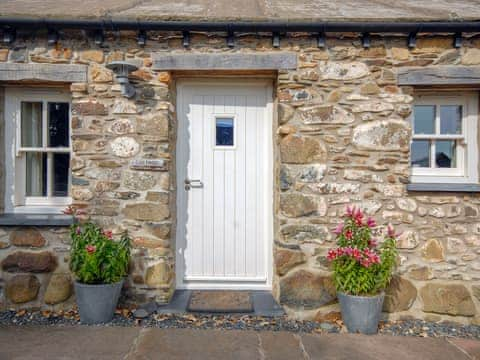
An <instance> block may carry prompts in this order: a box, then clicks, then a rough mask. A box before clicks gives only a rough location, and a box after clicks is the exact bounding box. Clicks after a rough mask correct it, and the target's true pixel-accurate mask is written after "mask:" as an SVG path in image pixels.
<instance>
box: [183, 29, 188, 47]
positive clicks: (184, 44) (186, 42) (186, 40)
mask: <svg viewBox="0 0 480 360" xmlns="http://www.w3.org/2000/svg"><path fill="white" fill-rule="evenodd" d="M182 44H183V47H184V48H188V47H189V46H190V32H189V31H184V32H183V40H182Z"/></svg>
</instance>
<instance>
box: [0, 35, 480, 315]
mask: <svg viewBox="0 0 480 360" xmlns="http://www.w3.org/2000/svg"><path fill="white" fill-rule="evenodd" d="M452 42H453V37H452V36H429V35H424V36H419V37H418V40H417V46H416V47H415V48H414V49H409V48H408V47H407V46H406V42H405V38H404V37H400V36H398V37H396V36H393V35H388V36H387V35H385V36H374V37H372V45H371V47H370V48H367V49H364V48H363V47H362V46H361V40H360V38H359V37H358V36H357V35H353V34H338V36H336V37H332V38H328V39H327V48H326V49H319V48H318V47H317V46H316V40H315V38H313V37H311V36H309V35H306V34H289V36H288V37H285V38H282V40H281V44H280V51H286V50H288V51H293V52H295V53H296V54H297V56H298V68H297V69H295V70H292V71H280V72H279V73H278V74H276V75H275V77H274V78H273V79H272V81H273V82H274V84H275V94H274V98H275V106H276V114H275V119H274V124H276V125H275V126H276V129H275V130H276V131H275V135H274V136H275V141H274V143H275V148H274V149H272V151H274V154H275V157H274V158H275V159H276V165H275V185H274V186H275V191H274V193H275V206H274V210H272V211H274V215H275V229H274V248H273V249H272V252H273V254H274V267H275V278H274V289H273V293H274V295H275V297H276V298H277V299H278V300H279V301H280V302H281V303H282V304H283V305H284V306H285V309H286V310H287V312H288V314H289V315H290V316H292V317H296V318H317V319H321V318H324V317H325V316H328V314H329V313H331V312H335V311H338V305H337V304H336V296H335V289H334V286H333V284H332V282H331V279H330V277H329V267H328V263H327V261H326V257H325V255H326V252H327V250H328V249H329V248H330V247H332V246H333V244H334V243H333V241H334V237H333V235H332V232H331V231H332V229H333V228H335V226H336V224H337V223H338V222H339V221H340V215H342V214H343V212H344V209H345V206H346V205H347V204H356V205H358V206H362V207H363V208H364V209H365V210H366V212H367V213H368V214H369V215H371V216H373V217H374V218H375V219H376V221H377V223H379V224H381V227H380V229H379V235H381V233H382V232H383V231H384V228H385V226H386V224H388V223H392V224H393V225H394V226H395V227H396V228H397V230H398V231H401V232H402V235H401V236H400V239H399V243H398V247H399V250H400V258H399V267H398V274H397V276H396V277H395V278H394V280H393V282H392V285H391V287H390V288H389V289H388V291H387V297H386V302H385V307H384V311H385V315H386V316H389V317H390V318H394V319H395V318H400V317H404V316H414V317H418V318H423V319H428V320H434V321H436V320H442V319H447V320H455V321H458V322H462V323H479V322H480V316H479V312H478V309H479V308H480V258H479V254H480V217H479V206H480V197H479V195H478V194H475V193H438V192H437V193H433V192H432V193H428V192H408V191H407V190H406V184H407V183H408V182H409V174H410V164H409V161H410V159H409V155H410V154H409V144H410V137H411V128H410V125H409V122H408V120H407V118H408V116H409V115H410V113H411V111H412V102H413V95H414V92H415V91H416V89H414V88H413V87H399V86H398V85H397V76H396V73H397V70H398V69H401V68H402V67H406V66H409V67H411V66H418V67H427V66H428V67H437V66H444V65H453V66H455V65H464V66H465V65H466V66H474V65H480V36H476V35H472V36H469V37H467V38H466V39H465V40H464V42H463V46H462V48H460V49H454V48H453V47H452ZM277 50H278V49H273V48H272V45H271V38H270V37H269V36H267V35H265V36H263V35H261V34H260V35H254V34H244V35H242V36H239V37H238V39H237V41H236V46H235V48H234V49H230V48H228V47H227V46H226V42H225V37H224V34H208V35H207V34H203V33H194V34H192V36H191V46H190V49H188V50H185V49H184V48H183V46H182V38H181V34H178V33H161V32H152V33H149V39H148V41H147V45H146V46H145V47H143V48H142V47H139V46H138V45H137V42H136V34H135V33H133V32H120V33H107V34H106V39H105V42H104V43H103V45H102V46H101V47H99V46H97V45H95V44H94V42H93V40H91V39H88V38H87V37H83V36H82V35H79V33H75V32H65V33H64V34H62V40H61V41H59V42H58V43H57V45H56V46H53V47H52V46H48V45H47V40H46V37H36V38H32V37H26V38H25V39H22V38H20V37H19V38H18V39H17V41H16V42H15V45H14V46H12V47H3V48H0V61H1V62H10V63H32V64H33V63H52V64H85V65H88V81H87V82H86V83H72V84H69V89H70V91H71V95H72V111H73V113H72V127H73V132H72V142H73V158H72V162H71V168H72V173H73V179H72V183H73V186H72V196H73V199H74V206H76V207H77V208H82V209H84V210H85V211H87V213H88V214H89V215H90V216H91V217H92V218H93V219H94V220H96V221H97V222H99V223H100V224H102V225H103V226H105V227H106V228H108V229H111V230H112V231H113V232H114V234H116V235H118V234H120V233H121V232H122V231H123V230H125V229H127V230H128V231H129V232H130V234H131V235H132V237H133V239H134V241H133V242H134V251H133V259H132V266H131V273H130V276H129V278H128V281H127V284H126V288H125V289H124V295H125V297H124V300H125V301H129V302H136V303H142V302H145V301H150V300H156V301H159V302H166V301H168V300H169V299H170V297H171V295H172V293H173V291H174V288H175V286H174V283H175V281H174V280H175V264H174V258H175V257H174V249H175V241H174V238H175V237H174V234H175V224H176V220H175V219H176V215H175V212H176V209H175V197H176V193H175V173H174V169H175V144H176V128H177V125H176V119H175V116H176V115H175V92H176V90H175V74H171V73H169V72H159V71H154V70H152V54H154V53H170V52H177V53H181V52H186V51H188V52H189V53H198V54H201V53H206V52H216V53H220V52H222V53H232V52H245V53H246V52H249V53H253V52H265V51H277ZM124 59H125V60H132V61H136V62H137V63H138V64H139V65H140V68H139V70H137V71H136V72H134V73H133V74H132V76H131V79H132V82H133V83H134V85H135V87H136V89H137V95H136V97H135V98H133V99H131V100H128V99H125V98H123V97H122V96H121V95H120V88H119V86H118V84H116V82H115V81H114V78H113V74H112V72H110V71H109V70H107V69H106V67H105V65H106V64H107V63H109V62H111V61H114V60H124ZM0 86H2V84H1V83H0ZM0 93H1V92H0ZM1 113H3V111H0V114H1ZM2 192H3V191H2ZM68 239H69V234H68V229H66V228H58V227H56V228H53V227H50V228H49V227H37V228H33V227H30V228H23V227H4V228H2V229H0V249H1V250H0V261H1V279H2V282H1V286H2V291H1V293H0V303H1V304H2V307H3V308H10V307H17V308H22V307H30V308H31V307H42V308H49V307H53V308H65V307H70V306H71V305H72V304H73V302H74V296H72V279H71V275H70V274H69V271H68V251H69V240H68Z"/></svg>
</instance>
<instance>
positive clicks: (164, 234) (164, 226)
mask: <svg viewBox="0 0 480 360" xmlns="http://www.w3.org/2000/svg"><path fill="white" fill-rule="evenodd" d="M144 228H145V230H146V231H147V232H149V233H150V234H152V235H154V236H156V237H157V238H160V239H168V237H169V236H170V228H171V224H170V223H151V222H148V223H145V224H144Z"/></svg>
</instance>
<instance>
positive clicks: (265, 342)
mask: <svg viewBox="0 0 480 360" xmlns="http://www.w3.org/2000/svg"><path fill="white" fill-rule="evenodd" d="M0 359H1V360H7V359H8V360H17V359H22V360H29V359H48V360H55V359H81V360H87V359H95V360H103V359H124V360H132V359H142V360H143V359H145V360H147V359H168V360H175V359H208V360H210V359H235V360H237V359H238V360H241V359H246V360H253V359H279V360H282V359H288V360H292V359H322V360H324V359H325V360H326V359H348V360H350V359H356V360H357V359H358V360H363V359H388V360H397V359H399V360H407V359H422V360H429V359H432V360H433V359H435V360H442V359H448V360H453V359H454V360H464V359H480V341H476V340H461V339H454V340H452V339H448V340H447V339H433V338H414V337H394V336H381V335H378V336H362V335H348V334H340V335H336V334H335V335H334V334H330V335H310V334H308V335H307V334H300V335H298V334H293V333H288V332H267V331H265V332H255V331H233V330H229V331H221V330H191V329H153V328H140V327H94V326H91V327H87V326H74V327H72V326H68V327H55V326H52V327H46V326H23V327H20V326H17V327H15V326H3V327H0Z"/></svg>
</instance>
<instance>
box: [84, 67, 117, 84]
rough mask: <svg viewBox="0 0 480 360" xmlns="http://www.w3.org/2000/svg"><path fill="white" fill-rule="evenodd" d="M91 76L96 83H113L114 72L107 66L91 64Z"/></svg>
mask: <svg viewBox="0 0 480 360" xmlns="http://www.w3.org/2000/svg"><path fill="white" fill-rule="evenodd" d="M89 76H90V80H91V81H92V82H96V83H111V82H112V81H113V73H112V72H111V71H110V70H108V69H107V68H105V67H103V66H100V65H96V64H95V65H92V66H90V69H89Z"/></svg>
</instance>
